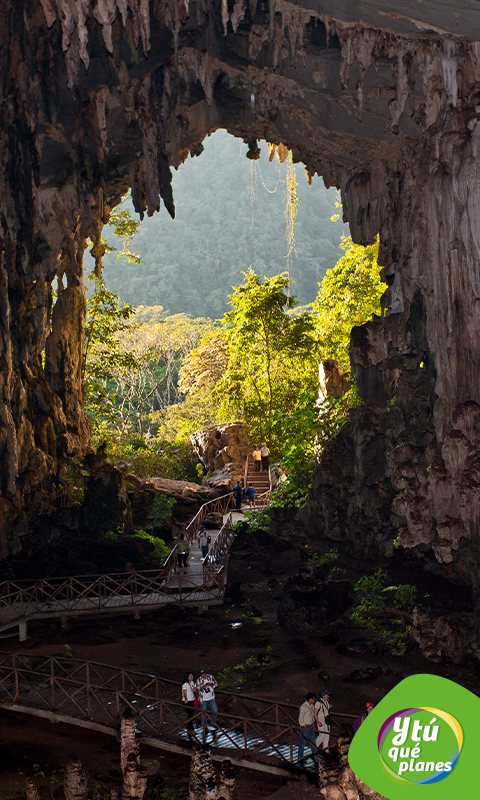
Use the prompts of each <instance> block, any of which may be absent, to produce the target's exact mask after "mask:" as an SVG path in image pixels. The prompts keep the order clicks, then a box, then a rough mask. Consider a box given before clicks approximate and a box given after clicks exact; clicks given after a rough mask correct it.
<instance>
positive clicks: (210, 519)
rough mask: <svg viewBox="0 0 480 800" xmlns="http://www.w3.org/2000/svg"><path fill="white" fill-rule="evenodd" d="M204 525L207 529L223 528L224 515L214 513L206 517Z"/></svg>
mask: <svg viewBox="0 0 480 800" xmlns="http://www.w3.org/2000/svg"><path fill="white" fill-rule="evenodd" d="M203 524H204V525H205V527H206V528H221V527H222V525H223V514H220V513H219V512H212V513H211V514H208V515H207V516H206V517H205V519H204V520H203Z"/></svg>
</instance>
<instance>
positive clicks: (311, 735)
mask: <svg viewBox="0 0 480 800" xmlns="http://www.w3.org/2000/svg"><path fill="white" fill-rule="evenodd" d="M316 699H317V695H316V694H314V693H313V692H308V693H307V695H306V697H305V702H304V703H302V705H301V706H300V710H299V713H298V725H299V727H300V741H299V743H298V760H299V761H301V760H302V758H303V752H304V750H305V744H306V743H307V742H308V744H309V745H310V750H311V751H312V755H313V757H314V758H316V757H317V748H316V746H315V729H314V724H313V723H314V721H315V706H314V704H315V700H316Z"/></svg>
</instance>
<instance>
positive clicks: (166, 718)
mask: <svg viewBox="0 0 480 800" xmlns="http://www.w3.org/2000/svg"><path fill="white" fill-rule="evenodd" d="M180 698H181V685H180V684H177V683H175V682H173V681H169V680H164V679H161V678H158V677H156V676H155V675H146V674H144V673H140V672H135V671H132V670H125V669H122V668H118V667H113V666H111V665H108V664H101V663H97V662H93V661H78V660H75V659H72V658H56V657H45V656H32V655H19V654H11V653H0V707H3V708H9V709H12V710H17V711H24V712H26V713H31V714H34V715H37V716H43V717H46V718H48V719H52V720H55V719H57V720H63V721H66V722H71V723H72V724H79V725H82V727H87V728H88V727H91V728H93V729H96V730H103V729H105V731H106V732H108V731H109V730H110V729H113V730H115V731H117V730H118V727H119V724H120V719H121V715H122V713H123V712H124V710H125V709H127V708H129V709H130V710H131V711H132V712H133V713H134V715H135V718H136V728H137V731H138V733H139V734H140V736H142V737H147V738H148V740H149V741H150V743H152V742H153V743H155V742H157V746H161V745H162V743H164V744H166V745H168V744H175V743H176V744H177V745H180V746H182V745H183V746H185V745H186V744H187V743H188V742H190V743H191V742H192V741H193V742H198V743H203V744H208V745H209V746H210V747H211V748H212V749H214V750H216V751H217V752H219V753H224V754H227V755H228V756H229V757H230V758H232V757H233V758H241V759H244V760H247V761H252V762H256V763H261V764H263V765H265V766H266V767H268V766H270V767H275V766H277V767H278V766H283V767H285V766H288V767H290V768H291V767H293V766H294V765H296V766H298V753H297V748H298V741H299V731H298V721H297V719H298V707H297V706H295V705H292V704H289V703H276V702H272V701H270V700H265V699H263V698H259V697H255V696H252V695H244V694H242V695H240V694H235V693H229V692H218V694H217V702H218V716H217V718H216V719H214V718H213V716H214V715H212V714H211V713H210V712H209V711H202V710H200V709H196V710H195V714H194V718H193V723H194V725H195V727H194V730H193V732H192V733H189V732H188V731H187V728H186V709H185V706H184V705H183V704H182V703H181V699H180ZM336 716H337V717H340V718H342V721H351V720H352V719H353V717H351V716H350V715H346V714H337V715H336ZM209 729H210V730H209ZM332 736H335V734H332ZM308 758H309V754H307V755H306V756H305V758H304V759H303V761H304V762H305V763H306V762H307V761H308Z"/></svg>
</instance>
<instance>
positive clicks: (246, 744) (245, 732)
mask: <svg viewBox="0 0 480 800" xmlns="http://www.w3.org/2000/svg"><path fill="white" fill-rule="evenodd" d="M243 743H244V753H245V755H246V756H247V755H248V730H247V720H246V719H245V720H244V721H243Z"/></svg>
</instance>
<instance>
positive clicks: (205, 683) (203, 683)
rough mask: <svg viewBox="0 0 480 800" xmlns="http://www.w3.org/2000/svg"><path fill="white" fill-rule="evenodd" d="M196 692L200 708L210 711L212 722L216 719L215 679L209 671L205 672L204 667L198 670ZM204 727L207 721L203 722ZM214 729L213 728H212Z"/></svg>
mask: <svg viewBox="0 0 480 800" xmlns="http://www.w3.org/2000/svg"><path fill="white" fill-rule="evenodd" d="M196 686H197V692H198V702H199V703H200V708H201V709H203V711H206V710H207V709H208V711H211V712H212V720H213V722H216V721H217V712H218V706H217V701H216V700H215V689H216V688H217V681H216V680H215V678H214V677H213V675H210V673H208V672H205V670H204V669H201V670H200V675H199V677H198V678H197V683H196ZM205 728H207V723H206V722H205ZM214 730H215V729H214Z"/></svg>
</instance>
